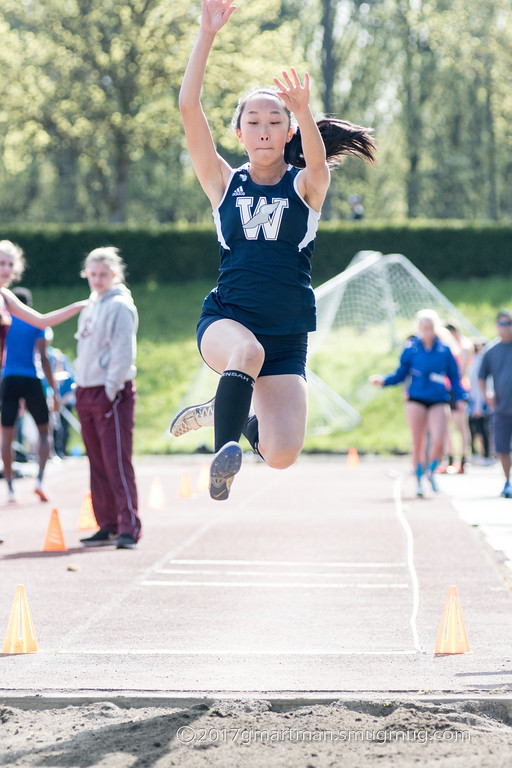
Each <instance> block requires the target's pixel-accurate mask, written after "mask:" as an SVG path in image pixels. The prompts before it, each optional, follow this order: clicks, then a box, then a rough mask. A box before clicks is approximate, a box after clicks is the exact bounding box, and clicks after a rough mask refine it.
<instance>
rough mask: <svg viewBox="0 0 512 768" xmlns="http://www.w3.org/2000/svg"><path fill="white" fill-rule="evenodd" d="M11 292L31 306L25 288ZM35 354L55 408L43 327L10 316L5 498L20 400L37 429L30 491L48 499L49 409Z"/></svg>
mask: <svg viewBox="0 0 512 768" xmlns="http://www.w3.org/2000/svg"><path fill="white" fill-rule="evenodd" d="M13 293H14V295H15V296H17V297H18V299H19V300H20V301H22V302H23V303H24V304H26V305H27V306H29V307H31V306H32V294H31V292H30V291H29V290H28V289H27V288H14V289H13ZM36 353H38V354H39V358H40V361H41V368H42V370H43V372H44V375H45V376H46V379H47V381H48V384H49V385H50V387H51V388H52V389H53V391H54V398H53V402H54V407H55V408H56V409H57V408H58V393H57V390H56V387H55V383H54V380H53V373H52V368H51V365H50V360H49V358H48V355H47V354H46V339H45V332H44V329H39V328H35V327H34V326H33V325H29V324H28V323H26V322H25V321H24V320H20V319H18V318H17V317H13V318H12V323H11V326H10V328H9V330H8V332H7V339H6V353H5V362H4V366H3V370H2V390H1V392H2V410H1V418H2V461H3V464H4V477H5V480H6V482H7V494H8V495H7V500H8V502H9V503H11V504H12V503H15V502H16V496H15V493H14V487H13V473H12V442H13V438H14V431H15V427H16V422H17V419H18V415H19V411H20V401H21V400H23V401H24V402H25V407H26V409H27V410H28V412H29V413H30V414H31V416H32V418H33V419H34V421H35V423H36V425H37V429H38V431H39V442H38V450H37V453H38V462H39V471H38V475H37V480H36V486H35V489H34V492H35V493H36V494H37V496H38V497H39V499H40V500H41V501H48V499H47V497H46V494H45V492H44V491H43V475H44V469H45V466H46V462H47V461H48V457H49V455H50V440H49V434H48V433H49V413H48V405H47V403H46V395H45V391H44V388H43V385H42V382H41V379H40V378H39V375H38V372H37V369H36V364H35V356H36Z"/></svg>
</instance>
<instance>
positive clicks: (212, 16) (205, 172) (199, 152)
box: [179, 0, 236, 208]
mask: <svg viewBox="0 0 512 768" xmlns="http://www.w3.org/2000/svg"><path fill="white" fill-rule="evenodd" d="M235 9H236V6H234V5H231V0H203V7H202V14H201V23H200V27H199V35H198V37H197V40H196V44H195V46H194V49H193V51H192V53H191V55H190V59H189V62H188V65H187V68H186V70H185V75H184V77H183V82H182V84H181V89H180V99H179V105H180V112H181V117H182V120H183V126H184V128H185V136H186V139H187V145H188V149H189V152H190V157H191V159H192V164H193V166H194V170H195V172H196V175H197V178H198V180H199V183H200V184H201V186H202V188H203V189H204V191H205V193H206V195H207V197H208V198H209V200H210V202H211V204H212V207H213V208H215V207H216V206H217V205H218V204H219V203H220V201H221V198H222V195H223V194H224V190H225V187H226V184H227V180H228V178H229V174H230V172H231V168H230V166H229V165H228V163H226V161H225V160H224V159H223V158H222V157H220V155H219V154H218V153H217V150H216V149H215V144H214V141H213V138H212V135H211V132H210V127H209V125H208V121H207V120H206V116H205V114H204V112H203V108H202V106H201V88H202V86H203V81H204V74H205V71H206V62H207V61H208V56H209V53H210V50H211V47H212V45H213V41H214V40H215V36H216V34H217V32H218V31H219V30H220V29H222V27H223V26H224V25H225V24H226V22H227V21H228V19H229V17H230V16H231V14H232V13H233V11H234V10H235Z"/></svg>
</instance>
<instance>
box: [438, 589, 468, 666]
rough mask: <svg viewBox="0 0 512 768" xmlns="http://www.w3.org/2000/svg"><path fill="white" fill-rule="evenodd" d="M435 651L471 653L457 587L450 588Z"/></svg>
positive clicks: (439, 652) (441, 652)
mask: <svg viewBox="0 0 512 768" xmlns="http://www.w3.org/2000/svg"><path fill="white" fill-rule="evenodd" d="M435 653H436V654H444V653H470V648H469V642H468V636H467V632H466V627H465V626H464V619H463V618H462V609H461V607H460V602H459V596H458V594H457V587H450V589H449V590H448V597H447V598H446V605H445V608H444V613H443V619H442V621H441V627H440V629H439V634H438V636H437V643H436V650H435Z"/></svg>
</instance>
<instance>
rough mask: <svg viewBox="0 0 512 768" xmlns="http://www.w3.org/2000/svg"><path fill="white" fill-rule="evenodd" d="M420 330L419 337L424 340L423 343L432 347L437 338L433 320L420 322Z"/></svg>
mask: <svg viewBox="0 0 512 768" xmlns="http://www.w3.org/2000/svg"><path fill="white" fill-rule="evenodd" d="M418 330H419V337H420V339H421V340H422V342H423V343H424V344H426V345H427V346H431V345H432V344H433V342H434V339H435V337H436V332H435V328H434V323H433V322H432V320H427V319H423V320H420V324H419V328H418Z"/></svg>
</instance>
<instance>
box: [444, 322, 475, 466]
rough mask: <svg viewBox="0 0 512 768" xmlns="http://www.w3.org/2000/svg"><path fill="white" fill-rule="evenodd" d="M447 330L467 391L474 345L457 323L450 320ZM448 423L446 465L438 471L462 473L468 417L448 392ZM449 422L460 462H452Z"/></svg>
mask: <svg viewBox="0 0 512 768" xmlns="http://www.w3.org/2000/svg"><path fill="white" fill-rule="evenodd" d="M445 328H446V330H447V331H448V334H449V336H448V341H449V346H450V349H451V351H452V354H453V356H454V358H455V360H456V361H457V365H458V367H459V373H460V380H461V384H462V387H463V388H464V390H465V391H466V392H469V386H470V385H469V377H468V376H469V371H470V369H471V364H472V362H473V355H474V346H473V343H472V342H471V340H470V339H468V337H467V336H464V334H463V333H462V332H461V330H460V328H459V326H458V323H457V322H456V321H455V320H451V321H450V322H449V323H447V324H446V326H445ZM450 422H451V423H450V424H448V429H447V430H446V454H447V455H448V465H447V466H446V467H444V468H443V469H441V468H439V469H438V471H441V472H443V471H445V472H447V473H448V474H449V475H455V474H459V475H463V474H464V468H465V465H466V462H467V459H468V456H469V452H470V450H471V433H470V431H469V418H468V413H467V411H466V410H459V409H458V408H457V406H456V403H455V399H454V396H453V393H450ZM451 424H453V426H454V427H455V429H456V430H457V432H458V433H459V435H460V463H459V464H457V465H456V464H455V463H454V453H455V451H454V448H453V437H452V434H451V431H450V427H451Z"/></svg>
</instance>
